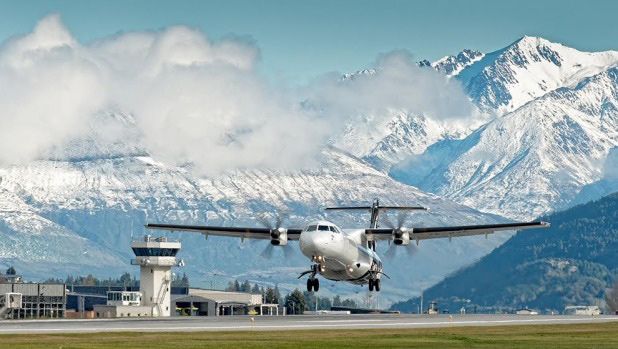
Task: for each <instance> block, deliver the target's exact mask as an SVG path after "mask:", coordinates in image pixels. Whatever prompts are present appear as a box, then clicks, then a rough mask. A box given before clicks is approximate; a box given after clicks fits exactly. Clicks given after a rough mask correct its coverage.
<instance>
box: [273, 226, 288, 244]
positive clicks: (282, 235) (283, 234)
mask: <svg viewBox="0 0 618 349" xmlns="http://www.w3.org/2000/svg"><path fill="white" fill-rule="evenodd" d="M270 244H271V245H273V246H285V245H287V244H288V230H287V229H284V228H277V229H272V230H271V231H270Z"/></svg>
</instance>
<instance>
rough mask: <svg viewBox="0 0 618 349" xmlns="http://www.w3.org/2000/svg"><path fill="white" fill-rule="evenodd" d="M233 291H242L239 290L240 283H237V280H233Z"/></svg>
mask: <svg viewBox="0 0 618 349" xmlns="http://www.w3.org/2000/svg"><path fill="white" fill-rule="evenodd" d="M234 291H236V292H240V291H242V289H241V288H240V283H239V282H238V280H234Z"/></svg>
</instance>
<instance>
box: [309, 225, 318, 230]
mask: <svg viewBox="0 0 618 349" xmlns="http://www.w3.org/2000/svg"><path fill="white" fill-rule="evenodd" d="M317 228H318V226H317V225H310V226H309V227H307V231H316V229H317Z"/></svg>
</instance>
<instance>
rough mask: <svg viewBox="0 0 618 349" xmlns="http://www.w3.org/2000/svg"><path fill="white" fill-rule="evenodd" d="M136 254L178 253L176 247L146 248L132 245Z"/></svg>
mask: <svg viewBox="0 0 618 349" xmlns="http://www.w3.org/2000/svg"><path fill="white" fill-rule="evenodd" d="M133 253H135V255H136V256H138V257H140V256H154V257H174V256H176V253H178V249H177V248H146V247H133Z"/></svg>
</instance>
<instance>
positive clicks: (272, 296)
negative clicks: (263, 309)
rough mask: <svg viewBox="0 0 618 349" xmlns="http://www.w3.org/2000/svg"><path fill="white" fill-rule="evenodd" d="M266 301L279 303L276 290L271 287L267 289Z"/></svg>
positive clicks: (267, 302)
mask: <svg viewBox="0 0 618 349" xmlns="http://www.w3.org/2000/svg"><path fill="white" fill-rule="evenodd" d="M264 302H265V303H266V304H279V299H278V298H277V295H276V294H275V290H273V289H272V288H270V287H268V288H267V289H266V295H265V296H264Z"/></svg>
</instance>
